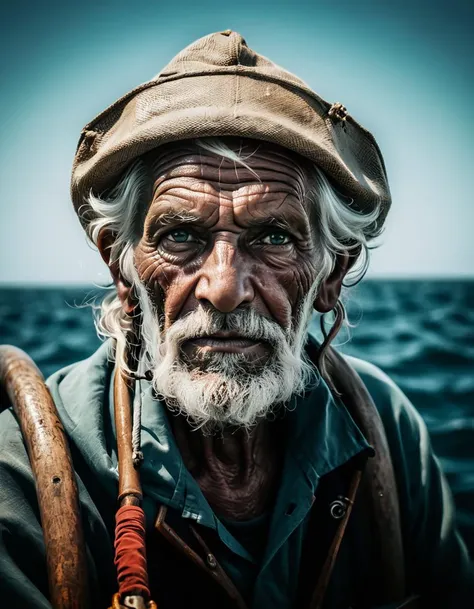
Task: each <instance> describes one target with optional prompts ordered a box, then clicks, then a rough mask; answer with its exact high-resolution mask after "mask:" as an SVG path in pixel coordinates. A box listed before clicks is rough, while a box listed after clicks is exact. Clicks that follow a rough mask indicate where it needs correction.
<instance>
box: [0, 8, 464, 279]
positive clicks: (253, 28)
mask: <svg viewBox="0 0 474 609" xmlns="http://www.w3.org/2000/svg"><path fill="white" fill-rule="evenodd" d="M228 28H230V29H233V30H236V31H238V32H240V33H241V34H242V35H243V36H244V37H245V38H246V40H247V42H248V44H249V45H250V46H251V47H252V48H254V49H255V50H257V51H258V52H260V53H262V54H264V55H267V56H268V57H269V58H270V59H272V60H273V61H275V62H276V63H278V64H280V65H282V66H284V67H285V68H287V69H289V70H290V71H292V72H294V73H296V74H297V75H298V76H300V77H301V78H303V79H304V80H306V82H307V83H308V84H309V85H310V86H311V87H312V88H313V89H314V90H315V91H317V92H318V93H319V94H320V95H321V96H323V97H324V98H325V99H327V100H328V101H340V102H342V103H344V105H345V106H346V107H347V108H348V111H349V113H350V114H352V115H353V116H354V117H355V118H356V120H358V121H359V122H360V123H362V124H363V125H364V126H365V127H366V128H368V129H369V130H371V131H372V132H373V133H374V135H375V136H376V138H377V140H378V141H379V144H380V147H381V149H382V151H383V153H384V157H385V161H386V165H387V168H388V173H389V178H390V182H391V188H392V194H393V201H394V202H393V207H392V211H391V213H390V215H389V220H388V224H387V230H386V232H385V234H384V236H383V238H382V243H383V244H382V246H381V247H380V249H378V250H376V251H374V252H373V255H372V265H371V271H370V272H369V276H372V277H374V276H376V277H393V276H396V277H407V276H411V277H413V276H415V277H418V276H432V277H436V276H443V277H446V276H471V277H472V276H474V238H473V231H474V204H473V203H474V202H473V201H472V199H473V194H472V183H473V169H472V168H473V166H474V152H473V135H474V129H473V126H474V118H473V111H472V99H473V93H474V79H473V58H474V37H473V35H472V31H473V28H474V3H473V2H461V1H460V0H452V1H450V2H447V1H444V2H436V1H434V0H432V1H428V0H423V1H418V2H417V1H416V0H412V2H408V1H398V2H386V3H385V2H377V3H376V2H373V1H371V2H369V1H368V0H362V1H360V2H356V1H352V2H348V1H346V0H338V1H337V2H328V1H327V0H324V2H322V1H319V0H313V1H312V2H298V1H295V2H284V3H283V2H275V1H273V2H265V3H264V2H258V1H253V2H249V1H247V0H244V1H242V0H241V1H239V2H233V3H230V2H196V1H188V0H181V2H171V1H170V2H151V1H149V0H148V1H146V2H144V1H142V0H134V1H133V2H130V1H127V2H123V1H122V0H114V1H113V2H112V1H100V0H96V1H95V2H91V1H90V0H82V1H81V2H72V1H64V0H63V1H62V2H54V1H51V0H43V1H42V2H35V1H33V0H29V1H17V2H9V3H8V6H4V7H2V9H1V17H0V57H1V58H2V59H1V63H0V77H1V87H2V95H1V96H0V117H1V134H2V140H1V145H0V282H2V283H13V282H14V283H23V282H29V283H74V282H76V283H90V282H96V283H104V282H105V281H107V279H108V275H107V270H106V269H105V267H104V266H103V264H102V262H101V261H100V257H99V255H98V254H97V253H96V252H95V251H93V250H92V249H91V248H90V247H88V246H87V245H86V241H85V237H84V235H83V233H82V229H81V228H80V225H79V223H78V221H77V220H76V218H75V216H74V212H73V209H72V205H71V203H70V198H69V178H70V169H71V162H72V158H73V155H74V151H75V147H76V143H77V140H78V137H79V134H80V131H81V128H82V127H83V125H84V124H85V123H87V122H88V121H89V120H90V119H91V118H92V117H93V116H95V115H96V114H97V113H98V112H99V111H101V110H102V109H104V108H105V107H106V106H107V105H109V104H110V103H111V102H113V101H114V100H115V99H116V98H118V97H119V96H121V95H122V94H123V93H125V92H126V91H128V90H129V89H131V88H132V87H134V86H135V85H137V84H139V83H140V82H143V81H145V80H148V79H149V78H150V77H151V76H153V75H154V74H156V73H157V72H159V70H160V69H161V68H162V67H163V66H164V65H165V64H166V63H167V62H168V61H169V60H170V59H171V58H172V56H173V55H175V54H176V53H177V52H178V51H179V50H181V49H182V48H183V47H184V46H186V45H188V44H190V43H191V42H192V41H194V40H195V39H197V38H199V37H201V36H204V35H206V34H208V33H211V32H214V31H219V30H224V29H228Z"/></svg>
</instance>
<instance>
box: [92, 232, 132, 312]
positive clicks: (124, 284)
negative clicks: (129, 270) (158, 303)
mask: <svg viewBox="0 0 474 609" xmlns="http://www.w3.org/2000/svg"><path fill="white" fill-rule="evenodd" d="M115 237H116V235H115V234H114V233H113V232H112V231H110V230H107V229H102V230H101V231H100V233H99V237H98V239H97V248H98V250H99V252H100V255H101V256H102V260H103V261H104V262H105V264H106V265H107V266H108V267H109V270H110V274H111V275H112V279H113V281H114V284H115V287H116V289H117V295H118V297H119V298H120V302H121V303H122V309H123V310H124V311H125V313H127V315H131V314H132V313H133V310H134V309H135V306H136V302H135V301H134V298H133V294H132V288H131V286H130V284H129V283H128V281H126V280H125V279H124V278H123V276H122V273H121V272H120V265H119V262H118V260H112V259H111V253H112V246H113V244H114V241H115Z"/></svg>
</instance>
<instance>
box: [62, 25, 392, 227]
mask: <svg viewBox="0 0 474 609" xmlns="http://www.w3.org/2000/svg"><path fill="white" fill-rule="evenodd" d="M206 136H239V137H244V138H251V139H256V140H264V141H266V142H271V143H273V144H278V145H280V146H283V147H285V148H287V149H289V150H292V151H294V152H296V153H298V154H300V155H302V156H303V157H305V158H307V159H309V160H311V161H314V163H316V164H317V165H318V166H319V167H320V168H321V169H322V170H323V171H324V172H325V174H326V175H327V177H328V178H329V180H330V181H331V182H332V184H333V185H334V187H335V188H336V189H337V190H338V191H339V192H340V193H341V194H342V195H345V196H346V197H348V198H349V199H350V200H349V204H350V205H351V207H353V208H355V209H357V210H359V211H361V212H362V213H368V212H371V211H373V210H374V208H375V206H376V205H377V204H380V205H381V213H380V216H379V220H378V225H381V224H382V223H383V221H384V220H385V216H386V214H387V212H388V210H389V207H390V203H391V199H390V191H389V186H388V182H387V176H386V172H385V166H384V162H383V158H382V155H381V153H380V150H379V147H378V146H377V143H376V142H375V139H374V138H373V136H372V135H371V134H370V133H369V132H368V131H366V130H365V129H364V128H363V127H361V126H360V125H359V124H358V123H357V122H356V121H355V120H354V119H353V118H352V117H351V116H350V115H349V114H348V113H347V111H346V109H345V108H344V106H342V105H341V104H337V103H336V104H331V103H329V102H327V101H325V100H323V99H321V97H319V96H318V95H317V94H316V93H314V92H313V91H312V90H311V89H310V88H309V87H308V86H307V85H306V84H305V83H304V82H303V81H302V80H300V79H299V78H297V77H296V76H294V75H293V74H291V73H290V72H287V71H286V70H284V69H283V68H280V67H279V66H277V65H276V64H274V63H272V62H271V61H270V60H268V59H267V58H265V57H263V56H262V55H259V54H258V53H256V52H255V51H253V50H252V49H250V48H249V47H248V46H247V43H246V42H245V40H244V39H243V38H242V36H241V35H240V34H238V33H237V32H233V31H230V30H226V31H224V32H218V33H215V34H210V35H209V36H205V37H204V38H201V39H199V40H197V41H196V42H194V43H193V44H191V45H190V46H188V47H187V48H185V49H184V50H183V51H181V52H180V53H179V54H178V55H177V56H176V57H175V58H174V59H173V60H172V61H171V62H170V63H169V64H168V65H167V66H166V68H164V70H162V71H161V72H160V73H159V74H158V75H157V76H155V77H154V78H152V79H151V80H149V81H148V82H145V83H144V84H142V85H140V86H138V87H136V88H135V89H133V90H132V91H130V92H129V93H127V94H126V95H124V96H123V97H121V98H120V99H119V100H117V101H116V102H115V103H114V104H112V105H111V106H109V107H108V108H107V109H106V110H104V111H103V112H101V113H100V114H99V115H98V116H97V117H96V118H95V119H93V120H92V121H91V122H90V123H88V124H87V125H86V126H85V127H84V129H83V131H82V134H81V137H80V140H79V144H78V148H77V152H76V155H75V158H74V165H73V170H72V182H71V193H72V200H73V203H74V207H75V209H76V211H77V212H78V213H79V215H80V217H81V218H82V222H83V224H84V225H85V224H87V221H88V220H87V219H86V218H87V217H88V214H87V213H84V212H87V204H86V197H87V196H88V195H89V193H90V192H91V191H92V192H93V193H94V194H96V195H100V194H101V193H104V192H105V191H106V190H107V189H108V188H110V187H111V186H113V185H114V184H115V183H116V182H117V180H118V178H119V177H120V175H121V174H122V172H123V171H124V170H125V168H126V167H127V166H128V165H129V164H130V163H131V162H132V161H133V160H134V159H136V158H137V157H139V156H141V155H143V154H145V153H147V152H149V151H150V150H152V149H154V148H157V147H159V146H162V145H163V144H166V143H168V142H175V141H178V140H186V139H191V138H198V137H206Z"/></svg>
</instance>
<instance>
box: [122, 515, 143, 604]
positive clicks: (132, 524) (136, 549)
mask: <svg viewBox="0 0 474 609" xmlns="http://www.w3.org/2000/svg"><path fill="white" fill-rule="evenodd" d="M114 547H115V566H116V567H117V581H118V585H119V596H120V598H123V597H124V596H127V595H129V596H130V595H137V594H138V595H141V596H143V597H144V598H145V599H149V598H150V589H149V587H148V573H147V565H146V551H145V514H144V512H143V510H142V508H141V507H138V506H136V505H123V506H122V507H121V508H119V510H118V511H117V514H116V516H115V544H114Z"/></svg>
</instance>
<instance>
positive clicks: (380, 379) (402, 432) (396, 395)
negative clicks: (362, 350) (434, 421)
mask: <svg viewBox="0 0 474 609" xmlns="http://www.w3.org/2000/svg"><path fill="white" fill-rule="evenodd" d="M344 358H345V359H346V361H347V362H348V363H349V364H350V365H351V366H352V368H353V369H354V370H355V371H356V372H357V374H358V375H359V377H360V378H361V380H362V382H363V383H364V385H365V387H366V388H367V390H368V392H369V393H370V395H371V397H372V399H373V401H374V404H375V406H376V408H377V410H378V412H379V414H380V417H381V418H382V421H383V423H384V426H385V431H386V433H387V436H388V440H389V443H390V440H391V439H395V438H399V439H401V437H409V436H414V439H416V441H417V442H418V441H419V440H420V436H421V435H423V436H424V435H426V433H427V432H426V426H425V423H424V421H423V419H422V417H421V415H420V414H419V413H418V411H417V410H416V408H415V407H414V406H413V404H412V403H411V401H410V400H409V398H408V397H407V396H406V395H405V393H404V392H403V391H402V389H400V387H399V386H398V385H397V384H396V383H395V382H394V381H393V380H392V379H391V378H390V377H389V376H388V375H387V374H386V373H385V372H383V371H382V370H381V369H380V368H378V367H377V366H375V365H374V364H371V363H370V362H367V361H365V360H362V359H359V358H356V357H352V356H349V355H344Z"/></svg>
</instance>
